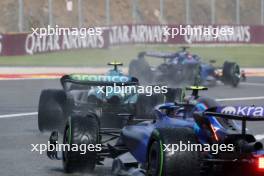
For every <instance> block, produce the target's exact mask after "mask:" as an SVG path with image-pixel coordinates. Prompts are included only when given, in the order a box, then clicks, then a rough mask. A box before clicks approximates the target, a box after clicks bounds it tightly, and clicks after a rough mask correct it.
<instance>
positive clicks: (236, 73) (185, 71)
mask: <svg viewBox="0 0 264 176" xmlns="http://www.w3.org/2000/svg"><path fill="white" fill-rule="evenodd" d="M186 49H187V47H182V50H181V51H179V52H176V53H168V52H148V51H147V52H140V53H139V54H138V57H137V58H136V59H134V60H132V61H131V62H130V65H129V75H132V76H135V77H137V78H138V79H139V80H140V81H141V82H144V83H145V84H157V83H158V84H166V85H169V86H175V85H177V86H178V85H180V84H183V85H204V86H214V85H216V81H217V80H219V81H222V82H223V83H224V84H227V85H232V86H234V87H236V86H238V84H239V81H240V77H241V73H240V67H239V65H238V64H237V63H235V62H229V61H225V62H224V64H223V68H222V73H221V74H220V73H218V71H217V70H218V68H216V67H215V66H213V63H214V62H215V61H213V60H212V61H210V63H205V62H202V60H201V58H200V57H199V56H198V55H195V54H190V53H189V52H188V51H187V50H186ZM145 56H149V57H154V58H161V59H164V63H162V64H160V65H158V66H157V67H151V66H150V65H149V63H148V62H147V61H146V59H145ZM242 76H243V80H245V74H244V72H243V74H242Z"/></svg>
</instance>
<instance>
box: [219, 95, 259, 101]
mask: <svg viewBox="0 0 264 176" xmlns="http://www.w3.org/2000/svg"><path fill="white" fill-rule="evenodd" d="M245 100H264V96H261V97H239V98H219V99H216V101H245Z"/></svg>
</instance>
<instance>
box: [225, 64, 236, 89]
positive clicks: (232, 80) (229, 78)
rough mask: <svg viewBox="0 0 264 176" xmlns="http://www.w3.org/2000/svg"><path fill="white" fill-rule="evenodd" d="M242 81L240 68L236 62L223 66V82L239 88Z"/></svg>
mask: <svg viewBox="0 0 264 176" xmlns="http://www.w3.org/2000/svg"><path fill="white" fill-rule="evenodd" d="M239 81H240V68H239V66H238V65H237V64H236V63H235V62H227V61H226V62H225V63H224V66H223V82H224V83H225V84H230V85H232V86H233V87H237V86H238V84H239Z"/></svg>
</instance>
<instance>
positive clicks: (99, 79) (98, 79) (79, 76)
mask: <svg viewBox="0 0 264 176" xmlns="http://www.w3.org/2000/svg"><path fill="white" fill-rule="evenodd" d="M70 78H71V79H74V80H78V81H94V82H121V83H122V82H129V81H130V80H131V78H130V77H127V76H107V75H84V74H72V75H70Z"/></svg>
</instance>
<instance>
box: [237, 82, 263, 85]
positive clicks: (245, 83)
mask: <svg viewBox="0 0 264 176" xmlns="http://www.w3.org/2000/svg"><path fill="white" fill-rule="evenodd" d="M241 85H246V86H264V83H250V82H244V83H241Z"/></svg>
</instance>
